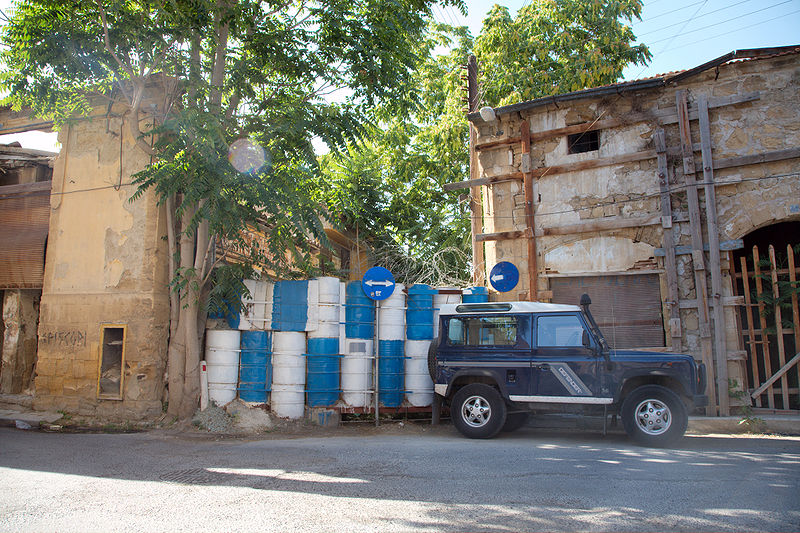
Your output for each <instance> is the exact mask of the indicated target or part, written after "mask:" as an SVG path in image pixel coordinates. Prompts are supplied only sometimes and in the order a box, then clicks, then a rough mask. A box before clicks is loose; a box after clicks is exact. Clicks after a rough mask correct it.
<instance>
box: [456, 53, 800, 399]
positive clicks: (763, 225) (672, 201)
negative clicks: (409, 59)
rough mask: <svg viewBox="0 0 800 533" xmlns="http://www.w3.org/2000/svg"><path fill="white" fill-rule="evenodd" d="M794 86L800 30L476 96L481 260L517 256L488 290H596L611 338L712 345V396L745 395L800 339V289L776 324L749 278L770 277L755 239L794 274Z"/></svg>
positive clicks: (567, 295) (533, 294)
mask: <svg viewBox="0 0 800 533" xmlns="http://www.w3.org/2000/svg"><path fill="white" fill-rule="evenodd" d="M798 102H800V47H783V48H773V49H756V50H739V51H736V52H732V53H730V54H727V55H725V56H723V57H721V58H718V59H716V60H714V61H711V62H709V63H706V64H704V65H701V66H699V67H696V68H692V69H690V70H686V71H682V72H677V73H670V74H667V75H663V76H658V77H654V78H649V79H644V80H638V81H632V82H623V83H618V84H615V85H610V86H605V87H599V88H594V89H587V90H582V91H577V92H573V93H569V94H561V95H556V96H553V97H546V98H540V99H537V100H532V101H528V102H522V103H518V104H514V105H509V106H505V107H499V108H495V109H493V110H490V109H484V110H482V113H472V114H470V115H469V116H468V118H469V120H470V123H471V125H472V127H473V129H474V130H475V133H476V140H475V143H474V149H473V158H474V161H475V163H476V164H475V167H476V169H477V173H476V174H477V175H475V174H473V179H471V180H470V181H467V182H461V183H457V184H450V185H448V186H447V187H448V188H452V189H455V188H466V187H472V191H473V195H475V194H476V193H477V192H479V191H480V193H481V196H480V197H481V202H480V203H479V202H473V205H474V206H476V207H474V208H473V217H477V218H479V219H480V220H482V227H481V225H478V230H477V231H475V229H474V230H473V231H474V233H475V234H474V235H473V238H474V242H475V243H477V249H476V258H477V262H480V260H481V254H485V263H484V264H485V270H484V272H483V274H484V275H485V276H486V278H487V279H488V277H489V273H490V272H491V269H492V268H493V267H494V266H495V265H496V264H498V263H499V262H503V261H508V262H510V263H513V264H514V265H516V266H517V267H518V268H519V271H520V272H521V275H520V282H519V284H518V285H517V286H516V287H515V288H514V289H512V290H511V291H509V292H504V293H498V292H493V293H492V299H495V300H516V299H523V300H524V299H532V300H542V301H551V300H552V301H555V302H563V303H577V301H578V298H579V297H580V294H582V293H584V292H587V293H589V294H590V295H591V296H592V300H593V302H594V305H593V310H594V312H595V314H596V315H600V321H601V322H602V323H603V325H604V327H603V329H604V331H605V333H606V336H607V337H609V339H610V340H611V341H612V344H613V345H616V346H617V347H653V348H658V347H661V348H663V347H666V348H669V349H671V350H674V351H682V352H687V353H691V354H693V355H694V356H695V357H696V358H697V359H698V360H703V361H704V362H705V363H706V366H707V368H708V369H709V371H710V374H711V379H709V386H708V391H707V392H708V393H709V396H710V398H712V405H711V407H710V408H709V412H710V413H711V414H716V413H719V414H727V413H728V412H729V408H730V405H731V403H733V405H738V404H742V403H744V404H749V403H750V398H748V396H749V394H748V393H750V392H753V391H754V389H757V388H758V387H759V386H760V385H762V384H764V383H766V382H767V381H768V378H770V377H771V376H773V375H777V373H778V370H779V369H782V368H781V367H782V366H786V365H787V364H788V363H791V358H792V354H794V353H795V352H797V351H798V345H797V344H796V343H797V339H798V338H800V326H798V317H797V307H796V306H797V304H796V302H797V299H796V296H795V297H794V305H795V307H794V317H793V318H792V316H788V317H787V316H784V322H787V321H788V322H791V321H792V320H794V326H791V325H789V326H786V327H785V328H784V330H783V331H781V330H780V326H778V327H779V330H778V331H779V333H778V334H777V335H776V334H775V333H771V334H770V333H769V331H768V327H767V326H766V325H764V324H763V322H762V324H761V327H760V329H759V324H758V321H759V309H758V304H757V303H756V301H755V300H753V299H751V294H750V292H754V291H755V288H753V287H751V290H750V291H749V292H748V291H744V290H743V284H749V285H753V284H754V282H755V281H758V282H760V281H761V278H758V277H757V276H754V277H753V276H752V270H753V269H755V268H758V267H757V265H756V264H754V262H753V261H752V253H751V252H752V248H753V246H754V245H757V246H759V247H760V249H761V252H760V257H761V258H764V257H766V252H767V247H768V245H770V244H772V245H774V249H775V250H777V251H778V252H777V253H778V256H779V257H778V259H777V260H773V261H772V263H773V264H777V266H778V267H781V265H782V264H783V270H781V268H777V269H776V268H773V270H775V271H776V272H777V274H780V275H781V276H784V277H786V276H787V274H788V275H791V276H795V275H796V270H795V267H794V265H793V264H791V265H790V266H789V268H788V269H787V268H786V267H785V261H786V259H787V257H786V254H787V252H786V250H787V248H786V245H787V244H790V245H796V244H798V243H800V159H798V158H800V116H799V115H798V108H797V105H798ZM712 184H713V186H710V185H712ZM781 257H782V258H783V259H781ZM742 258H749V259H748V261H749V263H748V264H747V265H745V263H743V262H742V261H741V260H742ZM782 261H783V263H782ZM755 263H758V261H755ZM762 267H763V265H762ZM742 268H745V273H744V274H742V270H741V269H742ZM763 268H765V269H766V270H769V267H763ZM748 269H749V270H748ZM748 276H751V277H748ZM762 277H763V276H762ZM787 279H788V278H787ZM793 279H794V278H793ZM744 286H745V287H747V286H748V285H744ZM776 286H777V285H776ZM761 292H762V289H761V286H760V285H759V289H758V293H761ZM745 300H746V301H745ZM784 312H785V311H784ZM762 314H763V313H762ZM788 314H789V315H791V313H788ZM779 316H780V315H779ZM753 322H755V326H756V327H755V328H753V327H750V328H749V331H748V328H747V325H746V324H748V323H750V324H751V326H752V323H753ZM778 322H780V320H778ZM784 326H785V324H784ZM762 332H763V335H762ZM770 335H771V336H770ZM776 337H777V338H776ZM770 342H771V343H772V347H769V343H770ZM778 345H780V346H778ZM765 353H766V354H767V355H766V357H765V355H764V354H765ZM758 358H761V359H762V361H760V362H756V361H755V360H756V359H758ZM763 359H766V361H764V360H763ZM796 360H797V359H796V358H795V360H794V361H795V364H794V368H790V369H782V370H783V374H781V377H780V380H779V381H780V383H778V381H774V382H773V383H772V384H771V385H768V388H769V387H770V386H771V387H778V388H779V390H778V389H771V388H769V390H768V391H767V392H768V393H769V394H770V395H771V396H770V401H769V402H767V400H766V399H765V400H764V401H765V403H769V407H771V408H773V409H774V410H781V411H785V410H789V409H794V410H796V409H799V408H800V406H799V405H798V403H799V402H798V384H797V378H798V371H797V365H796ZM788 366H791V365H788ZM776 380H777V378H776ZM729 388H730V389H731V390H730V391H729ZM731 391H732V392H731ZM737 391H738V392H737ZM729 393H731V394H732V395H733V397H729ZM778 397H780V398H782V400H775V398H778ZM753 398H754V399H755V400H756V405H758V406H761V399H762V398H761V395H760V394H758V391H757V390H756V391H755V396H754V397H753ZM773 400H774V401H773ZM764 407H766V405H765V406H764Z"/></svg>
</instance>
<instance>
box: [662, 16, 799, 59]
mask: <svg viewBox="0 0 800 533" xmlns="http://www.w3.org/2000/svg"><path fill="white" fill-rule="evenodd" d="M797 13H800V9H798V10H796V11H792V12H790V13H784V14H783V15H778V16H777V17H772V18H770V19H767V20H762V21H761V22H754V23H750V24H747V26H742V27H741V28H736V29H735V30H729V31H726V32H724V33H719V34H717V35H713V36H711V37H706V38H705V39H699V40H697V41H692V42H691V43H686V44H682V45H680V46H676V47H674V48H673V50H680V49H681V48H686V47H688V46H692V45H695V44H698V43H703V42H706V41H710V40H711V39H716V38H717V37H723V36H725V35H730V34H732V33H736V32H739V31H742V30H749V29H750V28H753V27H755V26H760V25H762V24H766V23H767V22H772V21H774V20H778V19H782V18H786V17H788V16H789V15H796V14H797Z"/></svg>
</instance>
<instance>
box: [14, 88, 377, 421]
mask: <svg viewBox="0 0 800 533" xmlns="http://www.w3.org/2000/svg"><path fill="white" fill-rule="evenodd" d="M154 94H157V93H156V92H155V91H154ZM162 101H163V98H161V99H159V98H157V97H155V96H153V97H151V98H150V99H149V100H146V101H145V103H144V104H143V109H148V110H152V109H157V107H156V106H157V105H158V104H159V102H162ZM126 110H127V107H126V106H125V105H122V104H120V103H114V104H113V105H109V104H108V103H105V104H104V105H102V106H98V107H97V108H95V109H94V110H93V112H92V113H90V116H88V117H82V118H80V119H76V120H73V121H71V122H70V123H69V124H67V125H64V126H63V127H62V128H61V129H60V131H59V133H58V140H59V143H60V144H61V147H62V148H61V151H60V153H58V154H50V153H42V152H37V151H35V150H24V149H21V148H18V147H14V146H10V147H6V146H0V294H2V295H3V296H4V298H3V299H4V306H3V307H4V309H3V311H4V312H3V320H0V339H3V347H2V366H0V393H2V394H5V395H10V394H15V395H18V394H20V393H24V395H25V396H26V397H25V398H22V399H18V398H8V397H7V396H6V397H4V399H5V400H15V401H20V402H22V401H24V402H25V403H26V404H27V403H29V402H31V401H32V405H33V407H34V408H35V409H39V410H62V411H65V412H69V413H76V414H81V415H86V416H97V417H101V418H104V419H126V420H136V419H152V418H154V417H157V416H159V415H160V414H161V413H162V400H163V399H164V397H165V394H164V393H165V388H164V387H165V370H166V356H167V354H166V352H167V340H168V333H169V305H170V303H169V293H168V281H169V279H170V272H169V261H168V255H167V253H168V251H167V242H166V239H165V235H166V212H165V210H164V207H163V206H159V205H158V204H157V201H156V197H155V195H154V193H153V192H152V190H151V191H148V192H146V193H145V194H144V195H142V196H141V197H140V198H138V199H137V200H136V201H130V198H131V195H132V194H133V192H134V191H135V185H133V184H132V183H131V177H132V176H133V175H134V174H135V173H137V172H139V171H140V170H142V169H143V168H145V166H146V165H148V164H149V163H150V161H151V159H150V156H148V155H146V154H145V153H144V151H142V150H141V149H140V148H138V147H137V146H136V142H135V140H134V139H133V138H132V135H131V134H130V129H129V127H128V126H129V124H128V122H129V121H130V120H132V117H131V115H130V113H127V114H126ZM141 120H142V121H143V122H142V129H144V130H147V129H148V127H147V121H149V120H152V118H151V117H150V116H149V115H147V114H145V113H143V116H142V117H141ZM51 128H52V123H50V122H46V121H42V120H39V119H36V118H35V117H32V116H30V114H29V113H28V112H15V111H13V110H12V109H10V108H0V135H5V134H8V133H18V132H23V131H31V130H39V131H42V130H43V131H49V130H50V129H51ZM326 231H327V232H328V235H329V237H330V240H331V242H332V247H333V248H334V253H333V254H331V253H330V252H329V251H328V250H322V249H321V248H320V250H319V252H320V253H321V254H327V255H329V257H328V259H329V262H331V263H333V265H334V267H335V268H343V267H347V265H346V264H343V263H348V262H349V263H350V264H351V265H352V266H353V268H354V269H357V268H360V267H361V266H362V263H363V261H364V257H363V254H360V253H359V251H358V250H359V249H358V248H357V247H356V246H355V244H354V243H353V242H352V241H351V240H350V239H349V238H348V235H347V234H346V233H343V232H339V231H335V230H333V229H332V228H327V230H326ZM256 234H257V232H256ZM351 248H352V251H351Z"/></svg>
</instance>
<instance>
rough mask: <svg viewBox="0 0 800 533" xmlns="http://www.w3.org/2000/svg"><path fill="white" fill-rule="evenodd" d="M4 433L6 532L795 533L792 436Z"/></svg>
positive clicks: (797, 466) (2, 521) (799, 497)
mask: <svg viewBox="0 0 800 533" xmlns="http://www.w3.org/2000/svg"><path fill="white" fill-rule="evenodd" d="M329 435H330V436H325V437H313V438H301V439H283V440H281V439H274V438H272V439H271V440H253V439H250V440H241V439H239V440H235V439H223V440H214V439H211V438H207V437H203V438H200V437H190V436H180V435H169V434H165V433H139V434H127V435H120V434H117V435H108V434H52V433H39V432H32V431H19V430H14V429H5V428H4V429H0V531H54V530H58V531H111V530H124V531H186V530H191V531H201V530H202V531H256V530H258V531H326V532H327V531H343V532H344V531H347V532H360V531H380V532H384V531H484V530H490V531H542V530H546V531H577V530H580V531H746V530H751V531H798V530H800V490H799V489H800V438H797V437H794V438H788V437H786V438H776V437H760V438H756V437H741V436H739V437H733V436H731V437H726V436H703V437H686V438H685V439H684V440H683V441H682V442H681V444H680V445H679V447H678V448H677V449H673V450H653V449H647V448H641V447H638V446H636V445H634V444H632V443H631V442H629V441H628V440H627V439H626V438H625V437H624V436H621V435H610V436H608V437H606V438H602V437H601V436H600V435H599V434H596V433H593V432H588V433H556V432H552V431H549V432H542V431H537V430H534V429H530V428H528V429H524V430H521V431H519V432H517V433H514V434H512V435H504V436H502V437H500V438H497V439H494V440H489V441H475V440H468V439H464V438H461V437H460V436H458V435H457V434H456V433H455V431H454V430H453V429H452V428H451V427H442V428H435V429H431V428H430V427H428V428H420V427H408V426H407V427H405V428H397V427H394V428H391V429H386V430H382V431H372V432H370V431H362V432H360V433H359V432H352V431H350V432H346V433H344V434H343V433H342V432H333V433H332V434H329Z"/></svg>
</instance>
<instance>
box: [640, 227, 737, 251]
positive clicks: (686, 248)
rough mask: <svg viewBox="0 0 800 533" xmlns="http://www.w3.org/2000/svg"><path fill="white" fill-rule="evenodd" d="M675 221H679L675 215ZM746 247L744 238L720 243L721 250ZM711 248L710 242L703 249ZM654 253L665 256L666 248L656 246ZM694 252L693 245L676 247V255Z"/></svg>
mask: <svg viewBox="0 0 800 533" xmlns="http://www.w3.org/2000/svg"><path fill="white" fill-rule="evenodd" d="M672 221H673V222H678V221H677V220H675V218H674V217H673V219H672ZM742 248H744V241H743V240H742V239H731V240H728V241H721V242H720V243H719V249H720V251H721V252H730V251H731V250H741V249H742ZM708 250H709V247H708V244H704V245H703V251H704V252H707V251H708ZM653 253H654V255H655V256H656V257H664V254H665V252H664V248H656V249H655V250H653ZM690 253H692V247H691V246H676V247H675V255H688V254H690Z"/></svg>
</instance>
